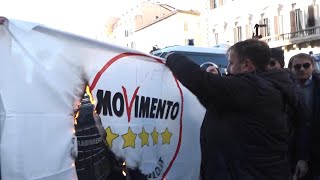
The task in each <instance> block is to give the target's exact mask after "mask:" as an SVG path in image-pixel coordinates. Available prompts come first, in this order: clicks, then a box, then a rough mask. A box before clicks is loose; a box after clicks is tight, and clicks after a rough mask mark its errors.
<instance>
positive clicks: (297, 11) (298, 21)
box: [295, 9, 303, 31]
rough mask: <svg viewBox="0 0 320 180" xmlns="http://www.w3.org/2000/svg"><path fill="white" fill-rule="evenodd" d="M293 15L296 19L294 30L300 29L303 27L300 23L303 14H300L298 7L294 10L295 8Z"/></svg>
mask: <svg viewBox="0 0 320 180" xmlns="http://www.w3.org/2000/svg"><path fill="white" fill-rule="evenodd" d="M295 15H296V17H295V20H296V30H297V31H300V30H302V28H303V25H302V18H303V16H302V11H301V10H300V9H296V10H295Z"/></svg>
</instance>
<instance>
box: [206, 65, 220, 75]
mask: <svg viewBox="0 0 320 180" xmlns="http://www.w3.org/2000/svg"><path fill="white" fill-rule="evenodd" d="M206 71H207V72H209V73H212V74H219V71H218V69H217V68H216V67H214V66H209V67H207V69H206Z"/></svg>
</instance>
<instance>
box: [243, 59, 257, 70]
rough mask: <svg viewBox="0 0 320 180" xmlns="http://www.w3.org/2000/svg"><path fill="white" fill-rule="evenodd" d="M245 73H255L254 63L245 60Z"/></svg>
mask: <svg viewBox="0 0 320 180" xmlns="http://www.w3.org/2000/svg"><path fill="white" fill-rule="evenodd" d="M243 64H244V71H245V72H251V71H255V70H256V67H255V66H254V64H253V63H252V61H251V60H250V59H244V63H243Z"/></svg>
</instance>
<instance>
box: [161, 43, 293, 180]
mask: <svg viewBox="0 0 320 180" xmlns="http://www.w3.org/2000/svg"><path fill="white" fill-rule="evenodd" d="M269 60H270V49H269V47H268V45H267V44H266V43H264V42H261V41H258V40H253V39H250V40H245V41H241V42H238V43H236V44H235V45H233V46H232V47H231V48H230V49H229V61H230V62H229V67H228V71H229V72H230V73H231V74H233V75H228V76H219V75H216V74H213V73H208V72H205V71H203V70H201V69H200V68H199V66H198V65H196V64H194V63H193V62H191V61H190V60H189V59H188V58H187V57H185V56H183V55H180V54H171V55H169V56H168V57H167V61H166V65H167V66H168V67H169V68H170V69H171V70H172V72H173V74H174V75H175V76H176V77H177V78H178V79H179V81H180V82H181V83H182V84H183V85H184V86H185V87H187V88H188V89H189V90H190V91H191V92H192V93H193V94H194V95H196V96H197V97H198V99H199V100H200V102H201V103H202V104H203V105H204V107H205V108H206V109H207V112H206V116H205V119H204V121H203V124H202V127H201V151H202V162H201V166H202V167H201V169H202V172H201V175H202V178H203V179H204V180H207V179H208V180H209V179H210V180H212V179H213V180H214V179H218V180H220V179H221V180H229V179H232V180H233V179H237V180H242V179H243V180H253V179H259V180H272V179H279V180H286V179H289V174H290V173H289V163H288V157H287V151H288V128H287V122H286V113H285V106H286V104H295V103H296V99H295V94H294V92H293V90H292V89H293V88H292V87H293V85H292V83H291V81H290V79H289V76H288V73H285V72H283V71H272V72H269V71H266V69H267V66H268V62H269Z"/></svg>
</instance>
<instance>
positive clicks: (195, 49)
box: [152, 46, 228, 54]
mask: <svg viewBox="0 0 320 180" xmlns="http://www.w3.org/2000/svg"><path fill="white" fill-rule="evenodd" d="M227 50H228V49H227V48H216V47H212V48H210V47H196V46H169V47H165V48H163V49H159V50H156V51H153V52H152V54H158V53H163V52H173V51H174V52H200V53H215V54H226V53H227Z"/></svg>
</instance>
